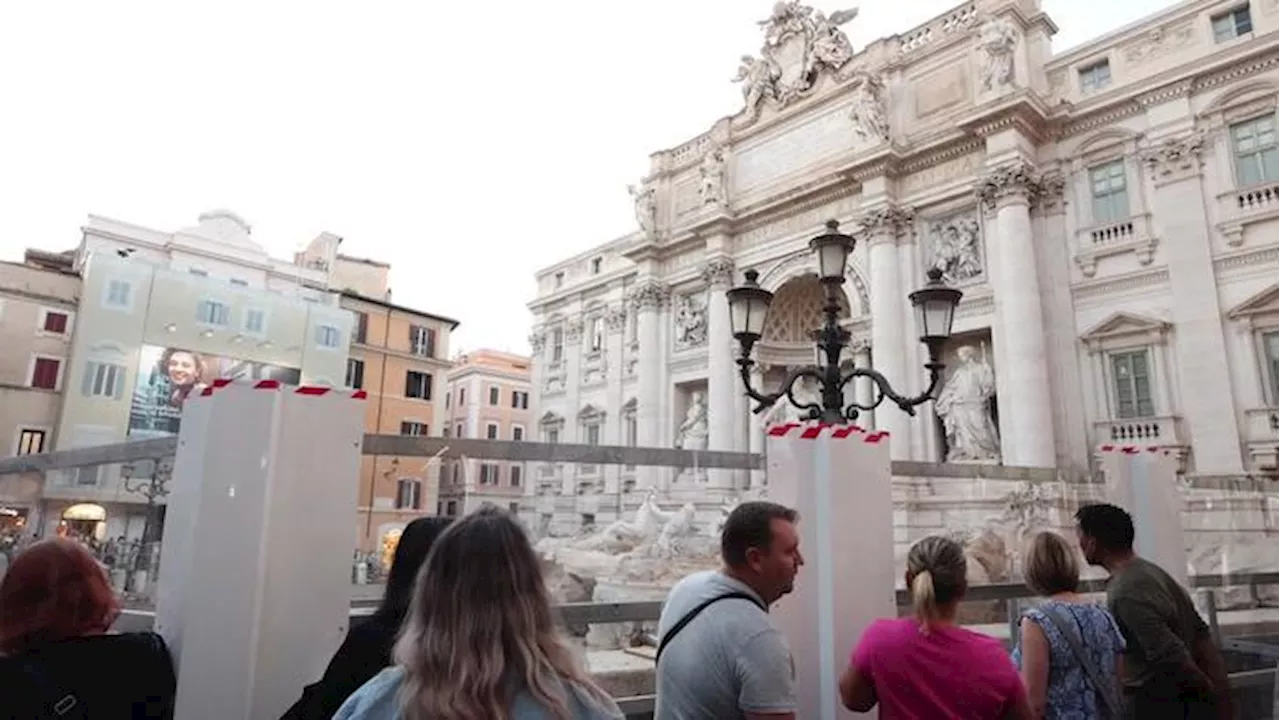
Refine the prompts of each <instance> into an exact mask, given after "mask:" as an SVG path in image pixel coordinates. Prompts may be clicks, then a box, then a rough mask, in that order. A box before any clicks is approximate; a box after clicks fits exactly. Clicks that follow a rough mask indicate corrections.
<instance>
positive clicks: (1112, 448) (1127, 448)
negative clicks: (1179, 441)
mask: <svg viewBox="0 0 1280 720" xmlns="http://www.w3.org/2000/svg"><path fill="white" fill-rule="evenodd" d="M1143 450H1146V451H1147V452H1149V453H1160V454H1161V455H1168V454H1169V451H1168V450H1165V449H1163V448H1161V447H1160V446H1159V445H1148V446H1147V447H1145V448H1142V447H1138V446H1137V445H1110V444H1108V445H1099V446H1098V452H1118V453H1124V454H1125V455H1137V454H1138V453H1140V452H1142V451H1143Z"/></svg>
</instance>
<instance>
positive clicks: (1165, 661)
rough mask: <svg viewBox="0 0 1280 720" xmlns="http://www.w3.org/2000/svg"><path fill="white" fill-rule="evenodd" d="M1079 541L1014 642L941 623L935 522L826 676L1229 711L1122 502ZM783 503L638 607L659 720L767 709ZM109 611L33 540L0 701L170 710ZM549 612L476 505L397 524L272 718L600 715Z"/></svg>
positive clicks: (1041, 572)
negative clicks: (893, 607)
mask: <svg viewBox="0 0 1280 720" xmlns="http://www.w3.org/2000/svg"><path fill="white" fill-rule="evenodd" d="M1076 521H1077V527H1076V530H1077V535H1078V538H1077V539H1078V544H1079V549H1080V550H1081V551H1083V556H1084V558H1085V560H1086V561H1087V562H1089V563H1090V564H1092V565H1098V566H1101V567H1103V568H1105V569H1106V570H1107V571H1108V572H1109V573H1110V580H1109V582H1108V585H1107V599H1106V604H1105V606H1103V605H1095V604H1092V603H1090V602H1088V601H1087V600H1086V599H1085V598H1083V597H1082V596H1081V595H1080V594H1078V592H1077V591H1078V585H1079V581H1080V568H1079V564H1078V562H1077V559H1076V558H1077V550H1076V547H1075V546H1074V545H1073V544H1072V543H1071V542H1070V541H1068V540H1067V539H1066V538H1064V537H1062V536H1060V535H1056V534H1053V533H1049V532H1045V533H1041V534H1039V535H1037V536H1036V537H1034V538H1033V539H1032V541H1031V543H1030V546H1029V548H1028V550H1027V552H1026V553H1025V558H1024V562H1025V566H1024V568H1023V570H1024V576H1025V579H1026V582H1027V585H1028V587H1030V588H1031V589H1032V590H1033V591H1034V592H1036V593H1037V594H1039V595H1041V596H1042V602H1040V603H1039V604H1038V605H1037V606H1036V607H1035V608H1034V609H1030V610H1028V611H1026V613H1025V614H1024V615H1023V617H1022V618H1021V625H1020V632H1019V636H1018V637H1017V638H1016V643H1015V646H1016V647H1015V650H1014V652H1013V653H1012V655H1010V654H1009V653H1007V652H1006V651H1005V649H1004V647H1003V646H1002V645H1001V644H1000V642H999V641H998V640H996V639H994V638H991V637H989V636H987V635H983V634H981V633H978V632H974V631H971V630H968V629H965V628H964V627H961V626H960V625H959V624H957V622H956V611H957V608H958V606H959V604H960V603H961V602H963V601H964V599H965V591H966V590H967V586H966V582H965V577H966V569H967V568H966V560H965V556H964V551H963V548H962V547H961V546H960V545H958V544H957V543H956V542H954V541H953V540H950V539H947V538H944V537H928V538H925V539H923V540H921V541H919V542H917V543H916V544H915V545H914V546H912V548H911V549H910V552H909V553H908V556H907V563H906V574H905V580H906V585H907V587H908V588H909V591H910V595H911V597H912V606H913V607H912V612H911V613H910V614H909V615H908V616H906V617H900V618H883V619H880V620H877V621H876V622H874V623H872V624H871V625H870V626H869V627H867V628H866V629H865V630H864V631H863V632H862V634H861V637H860V638H859V639H858V641H857V643H856V646H855V647H853V648H851V649H850V650H851V653H850V658H849V662H848V665H847V667H846V668H844V669H843V671H842V672H841V674H840V676H839V678H838V688H839V701H840V702H841V703H842V704H843V705H844V706H845V707H846V708H848V709H850V710H852V711H854V712H869V711H871V710H872V709H873V708H878V710H879V714H880V717H882V718H886V719H890V718H919V719H921V720H934V719H938V718H956V719H958V720H970V719H972V720H988V719H989V720H1004V719H1005V718H1012V719H1016V720H1023V719H1032V718H1047V719H1051V720H1085V719H1090V718H1119V717H1132V718H1229V717H1231V711H1232V710H1231V702H1230V696H1229V692H1228V689H1227V684H1226V672H1225V667H1224V664H1223V660H1222V657H1221V654H1220V653H1219V651H1218V650H1217V649H1216V648H1215V646H1214V645H1213V643H1212V642H1211V640H1210V634H1209V632H1208V628H1207V626H1206V625H1205V623H1204V621H1203V620H1201V618H1200V616H1199V614H1198V613H1197V612H1196V610H1195V607H1194V606H1193V604H1192V602H1191V598H1190V596H1189V595H1188V594H1187V592H1186V590H1184V589H1183V588H1182V587H1181V586H1180V585H1178V584H1177V583H1176V582H1175V581H1174V580H1173V579H1172V578H1171V577H1170V576H1169V575H1168V574H1167V573H1166V572H1165V571H1164V570H1162V569H1160V568H1159V567H1157V566H1155V565H1154V564H1152V563H1150V562H1148V561H1146V560H1144V559H1142V558H1140V557H1138V556H1136V555H1135V554H1134V550H1133V539H1134V529H1133V522H1132V520H1131V518H1130V517H1129V515H1128V513H1126V512H1125V511H1124V510H1123V509H1121V508H1118V507H1115V506H1112V505H1105V504H1099V505H1089V506H1085V507H1082V508H1081V509H1080V510H1079V511H1078V512H1077V513H1076ZM798 522H799V518H797V516H796V513H795V512H794V511H793V510H790V509H788V508H786V507H783V506H781V505H777V504H774V503H769V502H746V503H742V504H741V505H739V506H738V507H737V508H735V509H734V511H733V512H732V513H731V514H730V515H729V517H728V518H727V519H726V521H725V523H724V525H723V529H722V533H721V555H722V559H723V564H722V567H721V568H720V569H718V570H713V571H706V572H701V573H696V574H693V575H690V576H689V577H686V578H684V579H683V580H681V581H680V582H679V583H677V584H676V586H675V587H673V588H672V590H671V592H670V594H669V596H668V598H667V601H666V603H665V605H664V606H663V610H662V615H661V618H660V619H659V623H658V635H657V637H658V639H659V640H658V650H657V669H656V685H657V707H656V712H655V716H656V717H657V718H659V720H726V719H729V718H745V719H747V720H759V719H761V718H767V719H769V720H787V719H788V718H795V717H796V713H797V708H798V702H797V696H796V678H795V673H796V671H795V663H794V660H793V657H792V652H791V649H790V648H789V647H788V643H787V640H786V638H785V637H784V635H783V634H782V632H780V631H779V630H778V629H777V628H776V627H775V626H774V625H773V624H772V622H771V620H770V616H769V608H770V606H771V605H772V604H773V603H775V602H776V601H777V600H779V599H780V598H781V597H783V596H784V595H786V594H787V593H789V592H791V590H792V588H793V585H794V583H795V582H796V580H797V575H798V573H799V571H800V568H801V567H802V566H803V565H804V559H803V555H802V554H801V548H800V538H799V533H798V530H797V523H798ZM117 613H118V605H117V601H116V599H115V596H114V594H113V593H112V592H111V588H110V587H109V585H108V582H107V578H106V576H105V574H104V572H103V569H102V567H101V566H100V565H99V564H98V563H97V562H95V561H94V558H93V557H92V556H91V555H90V554H89V552H87V551H86V549H85V548H84V547H83V546H82V545H80V544H78V543H75V542H71V541H68V540H63V539H52V540H46V541H42V542H39V543H36V544H35V545H33V546H31V547H29V548H27V549H26V550H24V551H23V552H22V553H20V554H19V555H18V556H17V557H16V558H14V561H13V563H12V566H11V567H10V568H9V571H8V573H7V574H6V575H5V577H4V579H3V581H0V687H3V688H20V689H21V690H19V691H18V692H16V693H15V692H10V691H6V692H5V693H4V696H5V703H4V711H5V712H7V713H9V717H11V718H18V719H21V720H27V719H29V718H30V719H35V718H41V719H44V718H110V719H114V718H122V719H123V718H130V719H140V718H172V717H173V715H174V701H175V694H176V686H177V681H176V678H175V675H174V669H173V663H172V660H171V659H170V656H169V652H168V650H167V649H166V647H165V644H164V641H163V640H162V639H161V638H160V637H159V636H158V635H155V634H152V633H137V634H113V633H112V632H111V631H110V628H111V627H112V625H113V622H114V620H115V618H116V615H117ZM579 655H580V653H578V652H577V651H576V650H575V649H574V648H573V647H571V646H570V645H569V644H568V643H567V642H566V640H565V639H564V638H563V636H562V634H561V632H560V630H559V629H558V628H557V626H556V620H555V616H554V613H553V609H552V605H551V598H550V596H549V594H548V591H547V587H546V584H545V583H544V580H543V575H542V568H541V563H540V561H539V558H538V557H537V555H536V553H535V552H534V550H533V547H532V546H531V545H530V542H529V539H528V537H527V535H526V533H525V531H524V530H523V529H522V527H521V526H520V524H519V523H518V522H517V521H516V520H515V519H513V518H512V517H511V516H510V515H508V514H507V513H506V512H504V511H502V510H500V509H497V508H493V507H485V508H482V509H480V510H477V511H475V512H473V513H471V514H470V515H467V516H465V517H463V518H460V519H458V520H456V521H452V522H451V521H449V520H447V519H440V518H424V519H421V520H417V521H414V522H413V523H410V524H409V526H408V527H406V528H405V530H404V533H403V535H402V537H401V539H400V544H399V546H398V547H397V548H396V551H395V557H394V560H393V563H392V566H391V570H390V573H389V576H388V579H387V587H386V591H385V595H384V598H383V600H382V603H381V605H380V607H379V608H378V609H377V611H376V612H375V613H374V614H373V616H372V617H371V618H369V619H368V620H367V621H366V622H363V623H360V624H357V625H355V626H354V627H352V628H351V630H350V632H349V633H348V635H347V638H346V640H345V642H344V643H343V644H342V646H341V648H340V649H339V650H338V651H337V653H336V654H335V655H334V657H333V658H332V660H331V662H330V663H329V666H328V668H327V670H326V671H325V672H324V674H323V676H322V677H321V678H319V680H318V681H317V682H315V683H314V684H312V685H310V686H308V687H306V688H300V691H301V697H300V699H299V700H298V701H297V703H296V704H295V705H294V706H293V707H291V708H290V709H289V710H288V711H287V713H286V715H285V716H284V718H283V719H282V720H307V719H311V718H338V719H339V720H397V719H400V718H404V719H406V720H427V719H432V720H435V719H450V720H452V719H457V720H494V719H497V718H515V719H516V720H526V719H535V718H536V719H541V718H557V719H561V720H604V719H613V718H621V717H623V716H622V714H621V713H620V712H619V710H618V707H617V705H616V704H615V703H614V701H613V700H612V699H610V697H609V696H608V694H607V693H606V692H604V691H603V690H602V689H601V688H600V687H599V686H598V685H597V684H596V683H595V682H594V681H593V680H592V678H591V677H590V676H589V675H588V673H587V671H586V669H585V668H584V666H583V665H582V661H581V658H580V657H579Z"/></svg>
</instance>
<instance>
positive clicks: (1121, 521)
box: [1076, 503, 1133, 552]
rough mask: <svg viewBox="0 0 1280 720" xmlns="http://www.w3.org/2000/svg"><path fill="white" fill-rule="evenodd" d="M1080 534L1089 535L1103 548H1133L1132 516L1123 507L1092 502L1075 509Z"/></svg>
mask: <svg viewBox="0 0 1280 720" xmlns="http://www.w3.org/2000/svg"><path fill="white" fill-rule="evenodd" d="M1076 523H1077V524H1079V525H1080V532H1081V534H1083V535H1085V536H1086V537H1091V538H1093V539H1094V541H1096V542H1097V543H1098V546H1099V547H1100V548H1101V549H1103V550H1110V551H1112V552H1125V551H1128V550H1132V549H1133V518H1132V517H1130V516H1129V513H1127V512H1125V510H1124V508H1121V507H1117V506H1115V505H1111V504H1109V503H1094V504H1092V505H1085V506H1084V507H1081V508H1080V509H1079V510H1076Z"/></svg>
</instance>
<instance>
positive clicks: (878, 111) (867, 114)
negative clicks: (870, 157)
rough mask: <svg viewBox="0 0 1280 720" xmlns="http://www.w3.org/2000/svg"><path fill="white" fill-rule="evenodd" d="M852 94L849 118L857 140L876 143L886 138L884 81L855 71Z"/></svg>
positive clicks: (887, 122) (887, 130) (887, 131)
mask: <svg viewBox="0 0 1280 720" xmlns="http://www.w3.org/2000/svg"><path fill="white" fill-rule="evenodd" d="M852 95H853V106H852V107H851V108H850V110H849V118H850V119H851V120H853V132H854V134H855V135H857V137H858V140H860V141H863V142H867V143H872V144H877V145H878V144H880V143H882V142H885V141H886V140H888V139H889V115H888V109H889V108H888V98H887V97H885V88H884V83H883V82H882V81H881V80H880V78H878V77H876V76H875V75H872V74H871V73H866V72H859V73H855V74H854V76H853V93H852Z"/></svg>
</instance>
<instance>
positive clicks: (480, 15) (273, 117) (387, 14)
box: [0, 0, 1171, 352]
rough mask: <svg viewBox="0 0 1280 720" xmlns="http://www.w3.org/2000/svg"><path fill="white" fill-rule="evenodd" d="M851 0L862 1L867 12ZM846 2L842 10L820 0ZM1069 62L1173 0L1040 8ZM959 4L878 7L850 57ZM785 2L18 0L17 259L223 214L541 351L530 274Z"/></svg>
mask: <svg viewBox="0 0 1280 720" xmlns="http://www.w3.org/2000/svg"><path fill="white" fill-rule="evenodd" d="M852 2H856V0H850V3H852ZM811 4H813V5H814V6H815V7H818V8H820V9H823V10H826V11H828V12H830V11H832V10H836V9H839V8H840V7H842V6H843V5H844V4H847V3H841V4H837V3H833V2H831V1H830V0H811ZM1043 4H1044V7H1045V9H1046V10H1047V11H1048V13H1049V14H1050V16H1051V17H1052V18H1053V19H1054V21H1055V22H1056V23H1057V25H1058V27H1059V28H1060V32H1059V34H1058V36H1057V37H1056V38H1055V50H1056V51H1061V50H1064V49H1067V48H1070V47H1072V46H1075V45H1078V44H1080V43H1082V42H1086V41H1088V40H1089V39H1091V38H1093V37H1095V36H1097V35H1100V34H1103V33H1106V32H1109V31H1110V30H1112V29H1115V28H1118V27H1120V26H1122V25H1125V24H1127V23H1130V22H1132V21H1134V20H1137V19H1139V18H1141V17H1143V16H1145V15H1148V14H1150V13H1152V12H1155V11H1157V10H1159V9H1161V8H1163V7H1166V6H1168V5H1170V4H1171V2H1170V0H1044V3H1043ZM957 5H959V3H958V2H957V1H956V0H894V1H892V2H891V1H889V0H864V2H863V3H862V4H861V12H860V14H859V16H858V17H857V18H856V19H855V20H854V21H853V22H852V23H850V24H849V25H848V26H846V30H847V31H848V32H849V35H850V38H851V39H852V40H853V43H854V46H855V49H857V48H861V47H862V46H863V45H864V44H865V43H866V42H867V41H868V40H871V39H874V38H877V37H881V36H885V35H891V34H893V33H896V32H903V31H906V30H909V29H910V28H912V27H914V26H915V25H917V24H919V23H921V22H924V21H925V20H928V19H929V18H931V17H933V16H935V15H937V14H939V13H941V12H943V11H945V10H946V9H948V8H950V7H954V6H957ZM771 6H772V0H644V1H643V2H619V1H617V0H613V1H610V2H599V0H597V1H596V2H586V1H585V0H570V1H566V2H529V1H527V0H524V1H519V2H516V1H512V0H499V1H497V2H486V3H480V2H474V3H473V2H452V3H450V2H435V1H433V2H410V1H407V0H406V1H403V2H379V1H376V0H375V1H370V2H359V3H357V2H330V1H327V0H308V1H307V2H293V1H288V2H286V1H285V0H272V1H265V0H259V1H257V2H242V1H240V0H221V1H220V2H217V3H194V2H173V0H163V1H157V2H135V1H133V0H112V1H111V2H101V0H81V1H79V2H75V1H67V2H3V3H0V259H8V260H16V259H19V258H20V257H21V254H22V250H23V249H24V248H26V247H39V248H43V249H49V250H62V249H69V248H72V247H74V246H75V245H76V243H77V242H79V237H80V232H79V228H80V227H81V226H82V225H83V224H84V221H85V218H86V216H87V215H88V214H89V213H95V214H100V215H106V216H108V217H113V218H117V219H120V220H125V221H128V222H132V223H137V224H140V225H143V226H147V227H152V228H156V229H161V230H170V231H171V230H177V229H179V228H181V227H184V226H187V225H190V224H194V221H195V218H196V216H197V215H198V214H200V213H201V212H203V211H206V210H210V209H214V208H228V209H231V210H233V211H235V212H237V213H239V214H240V215H241V216H243V217H244V218H245V219H246V220H248V222H249V223H250V224H251V225H252V226H253V236H254V238H255V239H256V240H257V241H258V242H259V243H260V244H262V245H263V246H265V247H266V248H267V249H268V250H269V251H271V252H272V253H273V254H276V255H278V256H281V257H287V256H289V254H290V253H292V251H293V250H295V249H296V248H297V247H299V246H300V245H301V244H303V243H305V242H306V241H307V240H309V239H311V238H312V237H314V236H315V235H316V234H318V233H319V232H321V231H325V230H327V231H330V232H333V233H336V234H338V235H341V236H342V237H343V238H344V239H345V240H344V243H343V246H342V250H343V252H345V253H347V254H350V255H356V256H361V257H372V258H377V259H380V260H385V261H388V262H390V263H392V266H393V269H392V288H393V292H394V300H395V302H397V303H400V304H404V305H409V306H413V307H417V308H421V309H424V310H427V311H430V312H435V313H440V314H444V315H448V316H450V317H454V318H456V319H458V320H461V321H462V326H461V327H460V328H459V329H458V332H457V334H456V336H455V337H456V341H455V344H454V349H455V350H457V349H475V348H477V347H482V346H488V347H497V348H505V349H510V350H514V351H518V352H527V350H528V344H527V341H526V336H527V334H528V330H529V325H530V320H531V317H530V315H529V313H528V311H527V310H526V308H525V304H526V303H527V302H528V301H529V300H530V299H531V298H532V297H533V290H534V288H533V272H534V271H535V270H536V269H538V268H541V267H545V266H546V265H549V264H551V263H553V262H556V261H557V260H559V259H562V258H564V257H566V256H569V255H571V254H574V253H577V252H582V251H584V250H586V249H587V248H589V247H591V246H593V245H596V244H599V243H602V242H606V241H608V240H611V239H613V238H616V237H618V236H620V235H622V234H624V233H626V232H628V231H629V230H631V229H632V227H633V223H634V219H633V218H634V216H633V214H632V209H631V201H630V198H629V196H628V195H627V191H626V185H627V184H628V183H631V182H634V181H635V180H636V179H638V178H639V177H640V176H642V175H643V174H644V173H646V172H647V171H648V156H649V153H650V152H653V151H655V150H659V149H662V148H666V147H671V146H673V145H676V144H679V143H680V142H683V141H684V140H687V139H689V138H691V137H693V136H694V135H696V134H698V133H700V132H703V131H705V130H707V129H708V128H709V127H710V126H711V124H712V123H713V122H714V121H715V120H716V119H717V118H719V117H721V116H723V115H727V114H730V113H732V112H734V111H736V110H737V109H738V108H739V107H740V105H741V94H740V92H739V88H738V86H736V85H734V84H732V83H730V81H729V79H730V78H731V77H732V76H733V74H734V73H735V72H736V70H737V67H738V58H739V56H741V55H743V54H744V53H753V54H754V53H756V52H757V50H758V48H759V45H760V41H761V35H760V29H759V28H758V27H757V25H756V21H757V20H760V19H762V18H764V17H765V16H767V15H768V13H769V10H770V8H771Z"/></svg>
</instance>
